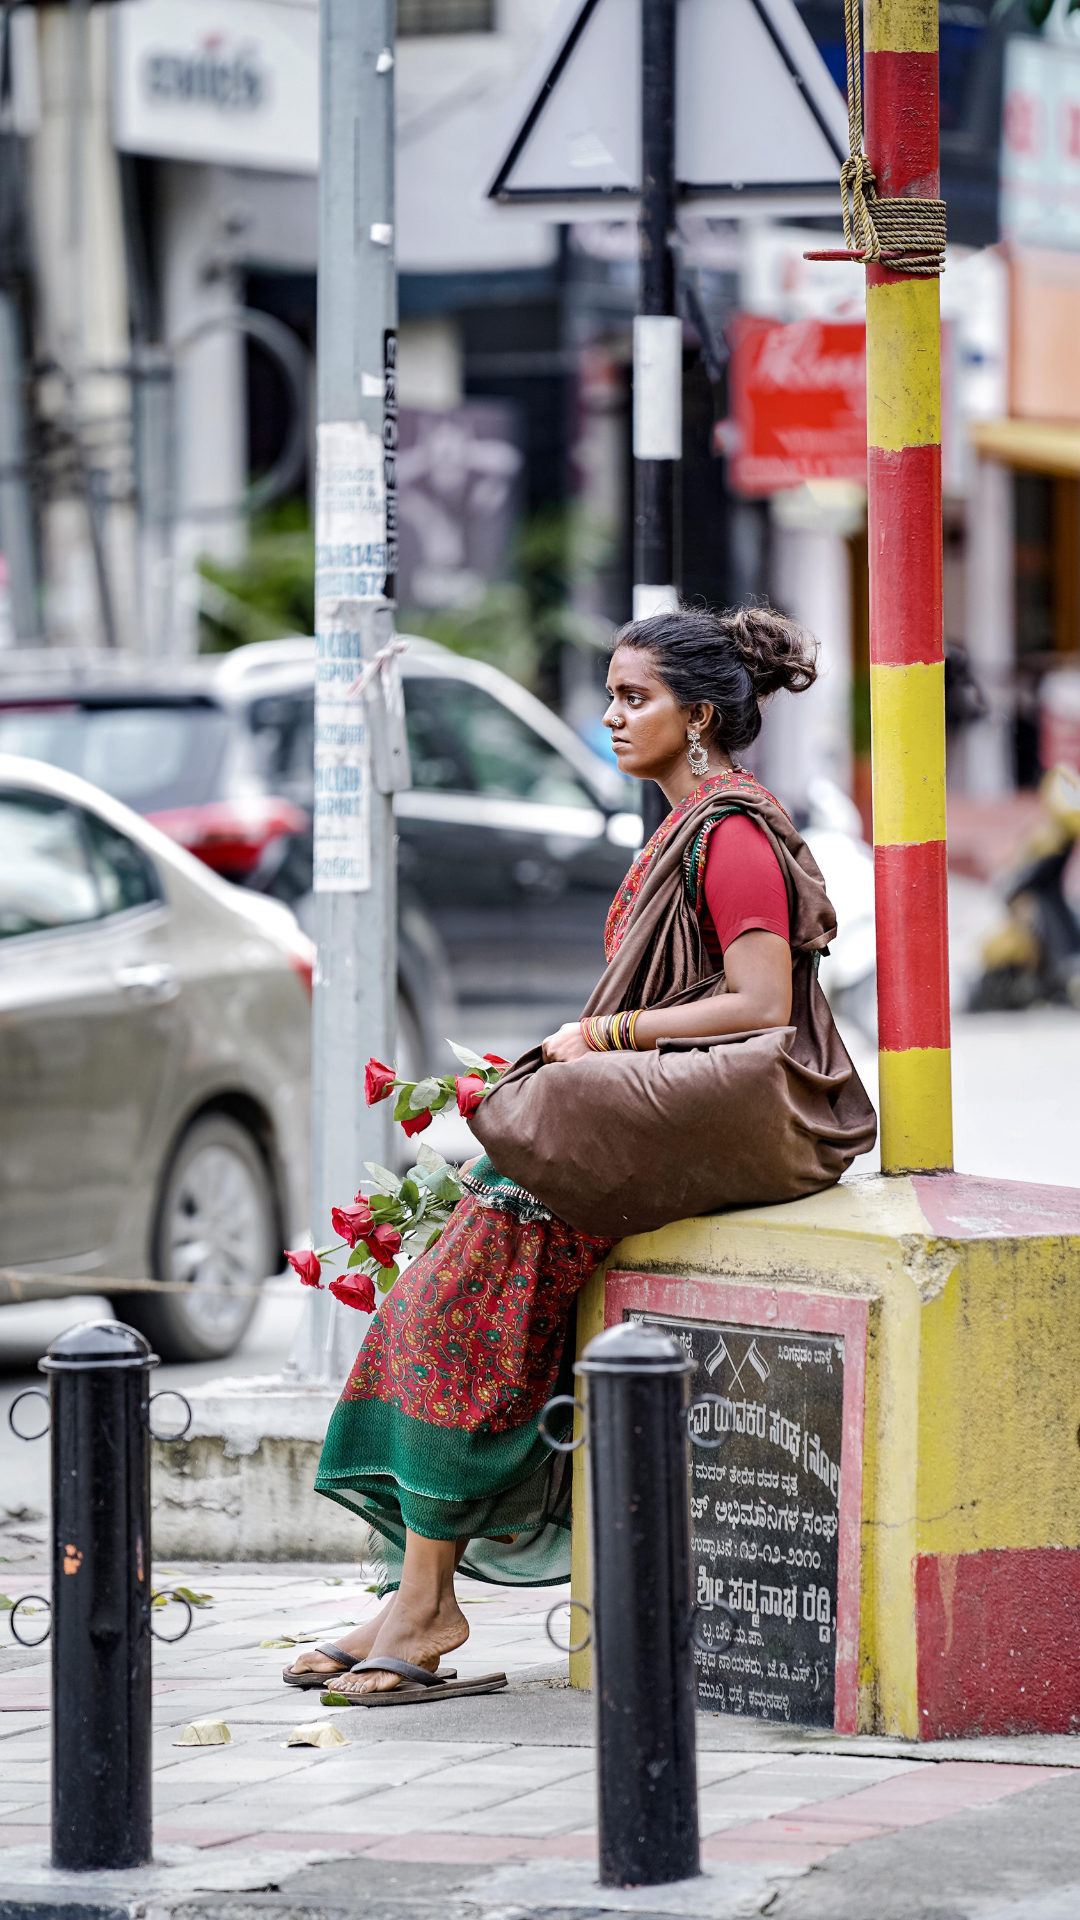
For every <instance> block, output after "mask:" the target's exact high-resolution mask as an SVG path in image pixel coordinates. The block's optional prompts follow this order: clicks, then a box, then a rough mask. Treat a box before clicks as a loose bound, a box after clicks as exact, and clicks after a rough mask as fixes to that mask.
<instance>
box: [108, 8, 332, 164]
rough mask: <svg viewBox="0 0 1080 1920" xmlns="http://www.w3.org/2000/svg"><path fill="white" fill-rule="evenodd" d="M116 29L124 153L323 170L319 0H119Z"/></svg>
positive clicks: (116, 125) (117, 105)
mask: <svg viewBox="0 0 1080 1920" xmlns="http://www.w3.org/2000/svg"><path fill="white" fill-rule="evenodd" d="M113 28H114V37H113V133H114V138H115V141H116V145H117V146H118V147H119V148H120V150H121V151H122V152H125V153H148V154H158V155H161V156H162V157H164V158H169V159H174V160H198V161H217V162H219V163H221V164H224V165H227V166H228V165H231V166H237V167H261V168H268V169H270V170H271V171H272V172H274V173H300V174H304V173H309V174H314V173H317V172H318V167H319V14H318V7H317V4H316V0H184V4H183V5H182V6H177V4H176V0H121V4H119V5H118V6H116V7H115V8H114V9H113Z"/></svg>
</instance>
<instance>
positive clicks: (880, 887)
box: [874, 840, 949, 1052]
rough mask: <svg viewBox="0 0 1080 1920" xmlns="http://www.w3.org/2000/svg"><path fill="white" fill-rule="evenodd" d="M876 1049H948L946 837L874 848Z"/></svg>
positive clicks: (891, 1050) (890, 1050)
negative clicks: (876, 977) (876, 966)
mask: <svg viewBox="0 0 1080 1920" xmlns="http://www.w3.org/2000/svg"><path fill="white" fill-rule="evenodd" d="M874 885H875V892H876V900H877V964H878V1045H879V1047H883V1048H884V1049H885V1050H886V1051H889V1052H894V1051H895V1052H901V1051H903V1050H904V1049H905V1048H908V1047H947V1046H948V1044H949V901H948V883H947V867H946V857H945V842H944V840H928V841H926V842H925V843H924V844H923V845H921V846H911V847H875V848H874Z"/></svg>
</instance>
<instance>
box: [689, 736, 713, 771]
mask: <svg viewBox="0 0 1080 1920" xmlns="http://www.w3.org/2000/svg"><path fill="white" fill-rule="evenodd" d="M686 737H687V739H688V740H689V742H690V745H689V746H688V747H687V749H686V757H687V759H688V760H689V762H690V771H691V773H692V774H693V776H694V778H695V780H700V779H701V778H702V777H703V775H704V774H706V773H708V771H709V756H708V754H707V753H706V751H705V748H704V747H703V746H702V744H701V734H700V733H699V732H698V729H697V728H696V727H687V729H686Z"/></svg>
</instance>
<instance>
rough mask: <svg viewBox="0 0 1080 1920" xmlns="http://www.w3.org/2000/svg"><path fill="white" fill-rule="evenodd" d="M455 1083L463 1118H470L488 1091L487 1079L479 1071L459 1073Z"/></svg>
mask: <svg viewBox="0 0 1080 1920" xmlns="http://www.w3.org/2000/svg"><path fill="white" fill-rule="evenodd" d="M454 1085H455V1087H456V1088H457V1110H458V1112H459V1113H460V1115H461V1117H462V1119H463V1120H469V1119H471V1118H472V1115H473V1114H474V1113H475V1112H476V1109H477V1107H478V1106H479V1105H480V1102H481V1100H482V1099H483V1097H484V1095H485V1093H486V1092H487V1081H486V1080H484V1079H482V1078H481V1076H480V1075H479V1074H478V1073H459V1074H457V1075H456V1076H455V1079H454Z"/></svg>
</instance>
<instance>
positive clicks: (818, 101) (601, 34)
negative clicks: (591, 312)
mask: <svg viewBox="0 0 1080 1920" xmlns="http://www.w3.org/2000/svg"><path fill="white" fill-rule="evenodd" d="M676 31H677V53H676V89H675V91H676V100H675V126H676V135H675V171H676V178H677V182H678V192H679V197H680V199H682V200H683V201H693V202H695V203H696V204H698V205H699V206H700V207H701V209H702V210H704V211H708V210H709V209H710V207H711V206H712V205H714V204H715V205H716V206H717V207H718V208H722V210H723V211H724V212H726V213H728V214H731V213H732V212H733V211H735V210H736V209H737V208H738V207H746V208H747V209H749V207H750V206H751V205H753V206H756V207H758V208H760V207H761V205H762V204H763V203H764V204H765V205H770V206H779V205H789V204H790V203H791V201H792V199H793V198H794V200H796V201H797V202H798V204H799V209H800V210H803V211H817V210H820V211H828V212H835V211H836V210H837V206H838V189H837V177H838V173H839V168H840V165H841V162H842V161H843V160H844V159H845V157H846V155H847V109H846V107H845V104H844V100H843V97H842V95H841V94H840V93H839V91H838V89H837V87H836V84H835V82H834V81H833V79H832V77H831V75H830V73H829V71H828V68H827V67H826V65H825V62H824V61H823V59H822V57H821V55H820V53H819V52H818V49H817V47H816V46H815V44H814V41H813V40H812V38H811V36H810V34H809V32H808V30H807V28H806V26H805V24H804V23H803V20H802V19H801V17H800V15H799V12H798V10H797V8H796V6H795V5H794V0H679V5H678V13H677V29H676ZM494 151H495V152H496V153H497V154H498V159H497V162H496V163H495V164H493V166H492V171H491V178H490V182H489V186H488V190H487V191H488V197H489V199H491V200H493V201H494V202H496V204H498V205H501V206H504V207H512V206H515V205H517V206H522V207H531V208H533V209H535V208H537V207H540V206H543V207H560V206H565V207H566V208H567V209H568V217H570V218H574V219H582V218H586V219H587V218H589V217H590V214H592V215H596V214H598V213H599V214H600V215H601V216H603V217H607V218H610V217H611V216H612V213H613V212H614V211H617V209H618V207H619V204H620V203H625V202H627V201H632V200H635V199H636V198H637V195H638V192H639V187H640V180H641V0H564V4H563V5H562V7H561V8H560V10H559V12H558V14H557V15H556V18H555V20H554V23H553V26H552V28H551V31H550V33H549V34H548V37H547V39H546V40H545V43H544V45H543V46H542V48H541V49H540V51H539V53H538V54H537V56H536V59H535V60H534V61H533V63H532V64H531V66H530V68H529V70H528V72H527V74H526V75H525V78H524V80H523V82H522V85H521V87H520V89H519V92H518V94H517V96H516V98H515V100H514V102H513V103H512V105H511V107H510V109H509V110H508V114H507V120H506V125H505V127H504V129H503V131H502V133H501V135H500V138H499V141H498V143H497V145H496V146H495V148H494Z"/></svg>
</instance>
